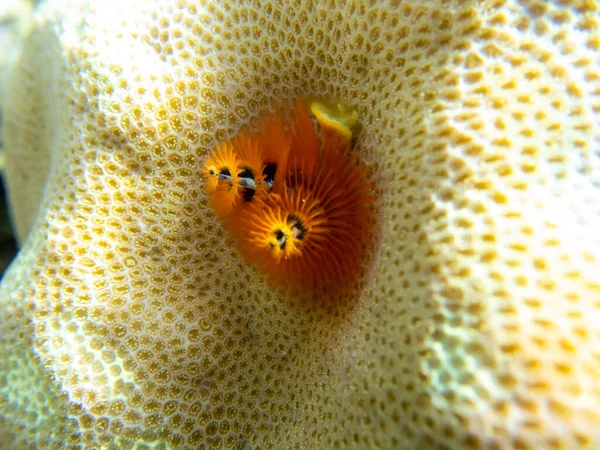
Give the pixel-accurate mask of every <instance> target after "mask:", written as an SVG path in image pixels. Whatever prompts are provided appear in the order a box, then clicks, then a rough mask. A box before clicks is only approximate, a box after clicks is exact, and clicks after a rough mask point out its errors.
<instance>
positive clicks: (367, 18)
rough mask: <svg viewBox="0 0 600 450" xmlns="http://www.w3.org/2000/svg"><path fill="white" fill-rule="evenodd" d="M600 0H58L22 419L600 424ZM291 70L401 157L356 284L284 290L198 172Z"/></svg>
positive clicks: (185, 429)
mask: <svg viewBox="0 0 600 450" xmlns="http://www.w3.org/2000/svg"><path fill="white" fill-rule="evenodd" d="M598 9H599V6H598V3H597V2H596V1H593V0H580V1H577V0H573V1H567V0H564V1H560V2H559V1H556V2H552V1H547V0H538V1H535V0H522V1H518V0H490V1H464V2H447V1H442V0H439V1H434V0H430V1H427V0H425V1H423V0H404V1H392V0H389V1H387V2H384V1H351V0H349V1H328V2H314V1H309V0H299V1H295V2H274V1H273V2H271V1H252V2H250V1H241V0H240V1H238V2H234V1H229V0H224V1H219V2H214V1H207V2H198V1H195V0H194V1H192V0H190V1H186V0H171V1H166V0H165V1H160V2H157V1H154V0H145V1H141V0H135V1H133V0H120V1H114V2H92V1H84V0H71V1H67V0H62V1H61V0H48V1H46V2H43V3H42V4H41V5H40V9H39V10H38V11H37V13H36V14H37V16H36V19H35V25H34V30H33V32H32V34H31V35H30V37H29V38H28V39H27V41H26V42H25V44H24V52H23V54H22V57H21V58H20V60H19V61H18V63H17V65H16V66H15V68H14V70H13V73H12V77H11V80H12V81H11V86H10V89H9V90H8V92H9V98H8V100H7V105H6V121H5V126H4V135H5V136H4V137H5V142H6V146H7V178H8V184H9V188H10V195H11V200H12V203H13V211H14V217H15V221H16V223H17V226H18V228H19V234H20V237H21V238H22V239H23V249H22V251H21V253H20V255H19V257H18V259H17V260H16V261H15V263H14V264H13V265H12V267H11V269H10V270H9V272H8V273H7V274H6V276H5V278H4V280H3V281H2V285H1V286H0V333H1V335H2V340H1V341H0V413H1V415H2V422H1V430H0V443H1V444H0V445H2V447H3V448H11V447H14V448H19V449H21V448H34V447H37V448H45V447H51V446H55V447H61V446H62V445H67V446H72V447H77V446H79V447H81V446H83V447H90V448H93V447H94V446H104V448H131V447H134V446H135V445H142V444H145V445H147V446H159V445H160V444H161V443H166V444H167V445H169V446H171V447H184V446H188V447H198V446H202V445H204V446H206V447H221V446H225V447H232V448H246V447H263V448H270V447H274V448H300V447H304V448H336V447H340V448H372V447H373V448H374V447H379V448H386V449H387V448H407V449H412V448H419V449H425V448H427V449H429V448H454V449H463V448H482V447H485V448H536V449H537V448H560V447H562V448H581V447H584V446H589V447H591V448H594V447H596V448H597V447H598V446H600V431H599V430H600V411H599V407H598V405H599V404H600V391H599V389H598V382H597V380H598V379H599V378H600V301H599V300H600V284H599V283H598V281H597V280H598V273H599V266H600V263H599V258H600V210H599V207H598V201H597V199H598V194H599V189H600V165H599V161H600V160H599V158H598V153H597V147H598V136H600V129H599V128H600V125H599V124H600V120H598V114H599V113H598V111H599V110H600V101H599V98H600V39H599V38H598V28H599V26H600V12H599V10H598ZM298 96H300V97H302V98H309V97H311V96H318V97H320V98H327V99H329V100H330V101H331V102H332V104H335V103H338V102H339V103H340V104H350V105H353V106H356V108H357V111H358V120H359V123H360V129H359V130H357V143H356V148H357V151H359V152H360V154H361V159H363V160H364V161H365V162H366V163H367V164H368V165H370V166H371V167H373V169H374V173H373V178H374V179H375V180H377V184H378V185H377V189H378V192H379V200H380V204H379V210H380V212H381V218H380V223H381V229H380V236H379V242H378V244H377V247H376V251H375V253H374V254H373V257H372V261H371V263H370V267H369V269H368V270H367V271H366V272H365V274H364V289H362V290H361V291H360V292H358V293H355V294H353V298H352V299H351V300H352V301H349V302H345V301H342V300H344V299H337V300H339V301H331V302H328V303H326V304H324V305H323V306H320V307H316V306H315V303H314V302H309V301H303V300H302V299H293V300H292V299H288V298H286V297H284V296H283V295H282V294H280V293H278V292H274V291H272V290H271V288H270V287H269V286H268V285H267V284H266V283H265V282H264V281H263V279H262V277H261V276H260V273H259V272H258V271H257V270H256V268H255V267H254V266H253V265H250V264H245V263H244V262H243V261H242V260H241V259H240V257H239V255H238V253H237V251H236V250H235V248H234V247H233V245H232V243H231V242H230V241H229V240H228V239H227V237H226V234H225V233H224V231H223V230H222V229H221V227H220V226H219V224H218V222H217V221H216V218H215V215H214V213H212V212H211V209H210V207H209V205H208V201H207V199H206V197H205V194H204V190H203V181H202V178H203V177H202V163H203V161H204V158H206V157H207V155H208V154H209V153H210V151H211V150H212V149H213V148H214V147H215V146H216V145H217V144H219V143H221V142H223V141H225V140H227V139H228V138H231V137H232V136H234V135H235V134H237V132H238V131H239V129H240V128H241V127H242V126H244V125H246V124H248V123H251V122H254V123H258V122H257V121H256V119H257V117H258V116H259V115H260V114H261V112H263V111H265V110H266V109H267V108H268V107H269V106H270V105H272V104H277V103H278V102H281V101H283V100H288V99H291V98H294V97H298ZM144 448H146V447H144Z"/></svg>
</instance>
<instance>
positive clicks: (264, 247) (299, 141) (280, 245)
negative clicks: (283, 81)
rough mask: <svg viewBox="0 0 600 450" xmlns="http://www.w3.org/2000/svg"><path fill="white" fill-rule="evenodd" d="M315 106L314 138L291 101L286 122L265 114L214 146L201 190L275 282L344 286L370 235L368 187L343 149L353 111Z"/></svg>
mask: <svg viewBox="0 0 600 450" xmlns="http://www.w3.org/2000/svg"><path fill="white" fill-rule="evenodd" d="M313 111H316V113H315V114H317V119H318V120H319V123H320V125H321V140H320V141H319V137H318V135H317V133H316V131H315V128H314V125H313V123H312V121H311V119H310V116H309V114H308V110H307V108H306V106H305V105H304V104H302V103H301V102H300V101H297V102H295V104H294V105H293V109H292V110H291V111H290V114H291V117H290V122H289V123H287V124H285V122H282V120H283V119H281V118H280V117H278V116H274V115H271V116H268V117H267V119H265V120H263V121H262V122H261V128H260V129H259V130H258V131H250V130H245V131H243V132H242V133H241V134H240V135H239V136H238V137H237V138H234V139H233V140H232V141H230V142H228V143H225V144H223V145H222V146H220V147H219V148H218V149H217V150H216V151H215V154H214V155H213V157H212V158H211V159H209V161H208V162H207V164H206V167H205V176H206V179H207V182H206V186H207V192H208V193H209V195H211V204H213V207H215V210H217V213H218V214H219V216H221V217H223V218H224V219H225V221H224V222H225V225H226V227H227V229H228V231H229V232H230V233H231V235H232V236H233V237H234V238H236V240H237V241H238V244H239V247H240V251H241V253H242V255H243V256H244V258H245V259H246V260H248V261H253V262H256V264H257V265H258V266H259V267H260V268H261V270H262V271H263V272H264V273H266V274H267V275H268V277H269V278H270V279H271V280H272V281H273V282H275V283H277V284H279V285H282V286H291V285H301V286H302V287H304V288H306V289H308V290H312V289H328V290H329V289H336V288H345V287H349V286H351V285H352V284H353V283H354V282H356V280H357V279H358V274H359V271H360V266H361V264H362V253H363V251H364V249H365V248H366V247H367V246H368V243H369V239H370V237H371V233H370V227H371V222H372V216H373V210H372V207H371V204H372V202H373V196H372V195H371V193H370V191H371V188H372V185H371V183H369V182H368V181H366V170H365V167H364V165H361V164H360V163H359V162H358V158H357V155H356V154H354V153H351V152H349V149H350V142H351V137H352V134H351V131H350V126H351V122H352V120H351V119H348V117H350V118H354V119H355V113H354V115H352V114H350V115H349V116H348V117H346V119H347V120H346V119H344V120H345V121H341V119H340V120H338V118H337V116H335V115H333V116H332V117H333V119H331V120H329V119H330V117H329V116H328V115H327V114H325V113H323V108H320V107H318V106H317V107H314V108H313ZM339 111H342V109H339ZM339 111H338V112H339ZM344 111H345V110H344ZM280 112H281V113H283V112H284V111H280ZM281 117H285V114H281ZM336 120H337V122H336ZM321 150H322V151H321ZM321 153H322V154H321ZM228 173H230V174H232V175H231V176H228V175H227V174H228ZM215 176H216V178H215ZM215 180H216V181H215ZM224 205H227V207H225V206H224Z"/></svg>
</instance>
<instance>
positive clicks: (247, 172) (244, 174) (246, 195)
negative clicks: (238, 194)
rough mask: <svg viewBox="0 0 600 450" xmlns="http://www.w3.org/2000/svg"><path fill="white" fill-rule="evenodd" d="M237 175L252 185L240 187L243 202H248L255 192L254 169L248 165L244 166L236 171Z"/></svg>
mask: <svg viewBox="0 0 600 450" xmlns="http://www.w3.org/2000/svg"><path fill="white" fill-rule="evenodd" d="M238 177H239V178H240V179H241V180H246V181H245V182H246V183H249V184H250V183H251V184H252V187H244V188H242V200H244V202H245V203H250V202H251V201H252V198H253V197H254V193H255V192H256V184H255V177H254V171H253V170H252V169H251V168H250V167H244V168H243V169H242V171H241V172H240V173H238Z"/></svg>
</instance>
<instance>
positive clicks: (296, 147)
mask: <svg viewBox="0 0 600 450" xmlns="http://www.w3.org/2000/svg"><path fill="white" fill-rule="evenodd" d="M292 126H293V141H292V148H291V152H290V161H289V164H290V165H291V166H295V167H297V168H302V170H301V172H300V173H301V174H302V175H303V176H304V175H308V174H312V172H313V171H314V170H315V169H316V168H317V167H318V166H319V153H320V146H319V137H318V136H317V133H316V131H315V126H314V124H313V122H312V120H310V115H309V114H308V110H307V109H306V106H305V105H304V103H302V102H301V101H300V100H297V101H296V102H295V104H294V110H293V122H292Z"/></svg>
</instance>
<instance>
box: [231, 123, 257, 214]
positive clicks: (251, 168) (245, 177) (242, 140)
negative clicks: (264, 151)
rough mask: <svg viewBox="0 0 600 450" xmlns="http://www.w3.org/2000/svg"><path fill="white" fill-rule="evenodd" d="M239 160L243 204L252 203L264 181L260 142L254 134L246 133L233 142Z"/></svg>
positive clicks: (239, 179) (239, 180) (238, 173)
mask: <svg viewBox="0 0 600 450" xmlns="http://www.w3.org/2000/svg"><path fill="white" fill-rule="evenodd" d="M231 142H232V145H233V148H234V149H235V151H236V153H237V155H238V158H239V161H240V162H239V163H238V172H237V176H238V182H239V184H240V195H241V197H242V200H243V202H246V203H248V202H250V201H252V198H253V197H254V195H255V193H256V192H257V190H259V189H261V187H262V182H263V180H264V175H263V169H264V163H263V162H262V155H261V151H260V148H259V146H258V142H257V140H256V139H255V137H254V136H253V134H252V133H250V132H248V131H244V132H242V133H240V134H239V135H238V136H237V137H236V138H234V139H233V140H232V141H231Z"/></svg>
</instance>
